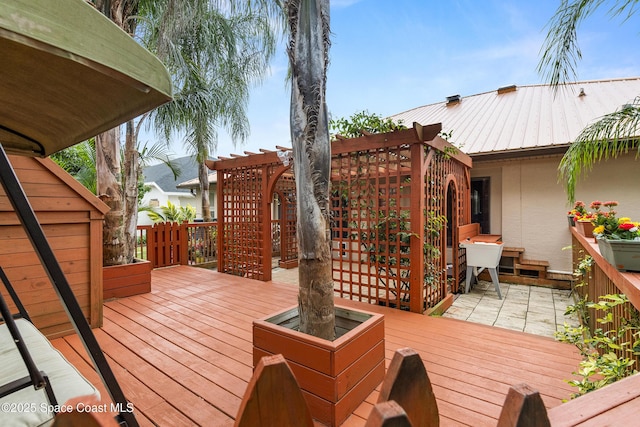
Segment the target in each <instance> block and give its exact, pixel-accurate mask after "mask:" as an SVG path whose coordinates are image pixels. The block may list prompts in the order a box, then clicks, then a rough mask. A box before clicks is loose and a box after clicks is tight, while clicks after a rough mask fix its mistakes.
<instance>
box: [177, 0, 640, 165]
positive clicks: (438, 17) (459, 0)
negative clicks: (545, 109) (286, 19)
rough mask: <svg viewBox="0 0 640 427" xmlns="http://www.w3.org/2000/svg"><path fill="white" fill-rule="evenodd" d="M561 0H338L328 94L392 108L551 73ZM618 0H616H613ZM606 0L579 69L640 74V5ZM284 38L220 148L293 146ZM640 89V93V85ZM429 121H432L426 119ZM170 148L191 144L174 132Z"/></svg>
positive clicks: (346, 108) (334, 111) (582, 38)
mask: <svg viewBox="0 0 640 427" xmlns="http://www.w3.org/2000/svg"><path fill="white" fill-rule="evenodd" d="M559 3H560V0H535V1H533V0H332V1H331V32H332V46H331V50H330V60H331V63H330V65H329V71H328V78H327V104H328V107H329V111H330V114H331V116H332V117H333V118H340V117H349V116H351V115H352V114H353V113H355V112H358V111H362V110H368V111H369V112H371V113H376V114H380V115H383V116H389V115H392V114H395V113H399V112H402V111H405V110H409V109H412V108H415V107H418V106H421V105H427V104H432V103H435V102H441V101H444V100H445V98H446V97H447V96H450V95H456V94H459V95H461V96H468V95H474V94H477V93H482V92H487V91H492V90H496V89H497V88H499V87H502V86H508V85H511V84H516V85H528V84H536V83H544V81H543V77H542V76H540V75H539V74H538V73H537V72H536V67H537V64H538V61H539V59H540V56H541V54H540V50H541V47H542V45H543V42H544V38H545V36H546V25H547V24H548V22H549V20H550V19H551V17H552V16H553V14H554V13H555V11H556V9H557V7H558V5H559ZM609 3H611V2H609ZM608 8H609V7H608V6H607V5H606V4H605V5H604V6H602V7H601V10H599V11H598V12H597V13H596V14H595V15H593V16H591V17H590V18H588V19H587V20H586V21H584V22H583V24H582V25H581V27H580V29H579V32H578V42H579V46H580V48H581V50H582V61H580V63H579V64H578V79H579V80H592V79H606V78H616V77H631V76H633V77H636V76H640V56H638V51H637V49H636V46H637V45H638V43H639V42H640V33H639V32H640V14H639V15H638V16H633V17H631V18H630V19H628V20H627V21H624V19H623V17H611V16H610V15H608V14H607V10H608ZM286 72H287V58H286V54H285V51H284V45H281V47H280V49H279V52H278V54H277V57H276V58H275V60H274V61H273V62H272V66H271V73H270V76H269V77H268V78H267V80H266V81H265V82H264V83H263V84H262V85H261V86H259V87H256V88H254V89H253V91H252V95H251V100H250V103H249V108H248V116H249V121H250V125H251V135H250V137H249V138H248V140H247V141H246V142H245V143H244V144H237V145H236V146H235V147H234V144H233V142H232V141H231V139H230V138H229V137H228V136H227V134H226V133H225V132H224V131H223V130H221V131H220V132H219V141H218V147H217V151H216V152H215V155H220V156H229V154H231V153H237V154H242V153H243V152H244V151H252V152H258V150H259V149H260V148H265V149H269V150H273V149H275V147H276V145H280V146H286V147H291V142H290V141H291V139H290V136H289V99H290V89H289V87H288V86H287V84H286V81H285V77H286ZM639 95H640V94H639ZM423 124H427V123H423ZM172 151H173V152H174V153H176V154H183V152H182V150H181V149H180V143H179V142H178V141H174V142H173V144H172Z"/></svg>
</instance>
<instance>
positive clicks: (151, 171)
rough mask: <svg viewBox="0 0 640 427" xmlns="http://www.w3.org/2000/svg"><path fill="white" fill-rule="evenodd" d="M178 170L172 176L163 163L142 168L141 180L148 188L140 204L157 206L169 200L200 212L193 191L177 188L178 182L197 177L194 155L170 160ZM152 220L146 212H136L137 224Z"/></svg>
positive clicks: (151, 222)
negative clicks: (189, 206) (176, 174)
mask: <svg viewBox="0 0 640 427" xmlns="http://www.w3.org/2000/svg"><path fill="white" fill-rule="evenodd" d="M171 163H172V164H173V165H174V166H175V168H176V169H177V171H178V172H179V174H178V176H177V177H176V176H174V174H173V171H172V170H171V169H170V168H169V166H167V165H166V164H164V163H160V164H157V165H152V166H148V167H146V168H144V170H143V172H142V174H143V182H144V185H145V186H148V187H150V190H149V191H148V192H147V193H146V194H145V195H144V196H143V198H142V200H141V202H140V204H141V205H142V206H150V207H152V208H158V207H160V206H166V205H167V202H171V203H173V204H174V205H177V206H187V205H191V206H194V207H195V208H196V211H197V214H198V215H201V214H202V208H201V207H199V206H200V201H199V200H198V198H197V197H196V196H195V192H193V191H190V190H189V189H188V188H178V184H179V183H181V182H183V181H187V180H191V179H194V178H195V179H196V180H197V177H198V165H197V163H196V159H195V156H186V157H179V158H177V159H173V160H171ZM151 224H153V221H151V219H149V216H148V215H147V213H146V212H139V213H138V225H151Z"/></svg>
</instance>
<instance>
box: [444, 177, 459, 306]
mask: <svg viewBox="0 0 640 427" xmlns="http://www.w3.org/2000/svg"><path fill="white" fill-rule="evenodd" d="M446 201H447V204H446V208H445V215H446V217H447V238H446V246H447V247H446V254H447V255H446V265H447V294H449V293H452V292H457V291H458V284H459V280H458V279H457V278H458V276H459V262H458V241H459V237H458V226H459V225H460V224H459V221H458V220H459V218H460V215H459V214H460V212H459V204H458V202H459V200H458V188H457V185H456V180H455V177H454V176H452V175H449V176H448V177H447V185H446Z"/></svg>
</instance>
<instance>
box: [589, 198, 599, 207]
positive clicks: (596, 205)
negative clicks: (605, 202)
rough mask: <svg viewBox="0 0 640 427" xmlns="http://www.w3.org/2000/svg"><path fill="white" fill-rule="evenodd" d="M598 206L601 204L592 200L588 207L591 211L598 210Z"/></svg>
mask: <svg viewBox="0 0 640 427" xmlns="http://www.w3.org/2000/svg"><path fill="white" fill-rule="evenodd" d="M600 206H602V202H601V201H600V200H594V201H593V202H591V205H590V206H589V207H590V208H591V209H598V208H599V207H600Z"/></svg>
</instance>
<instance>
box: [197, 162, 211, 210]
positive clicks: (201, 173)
mask: <svg viewBox="0 0 640 427" xmlns="http://www.w3.org/2000/svg"><path fill="white" fill-rule="evenodd" d="M198 179H199V181H200V194H201V200H202V219H203V221H205V222H208V221H211V204H210V202H209V169H208V168H207V165H206V164H205V163H204V160H203V161H202V162H198Z"/></svg>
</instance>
